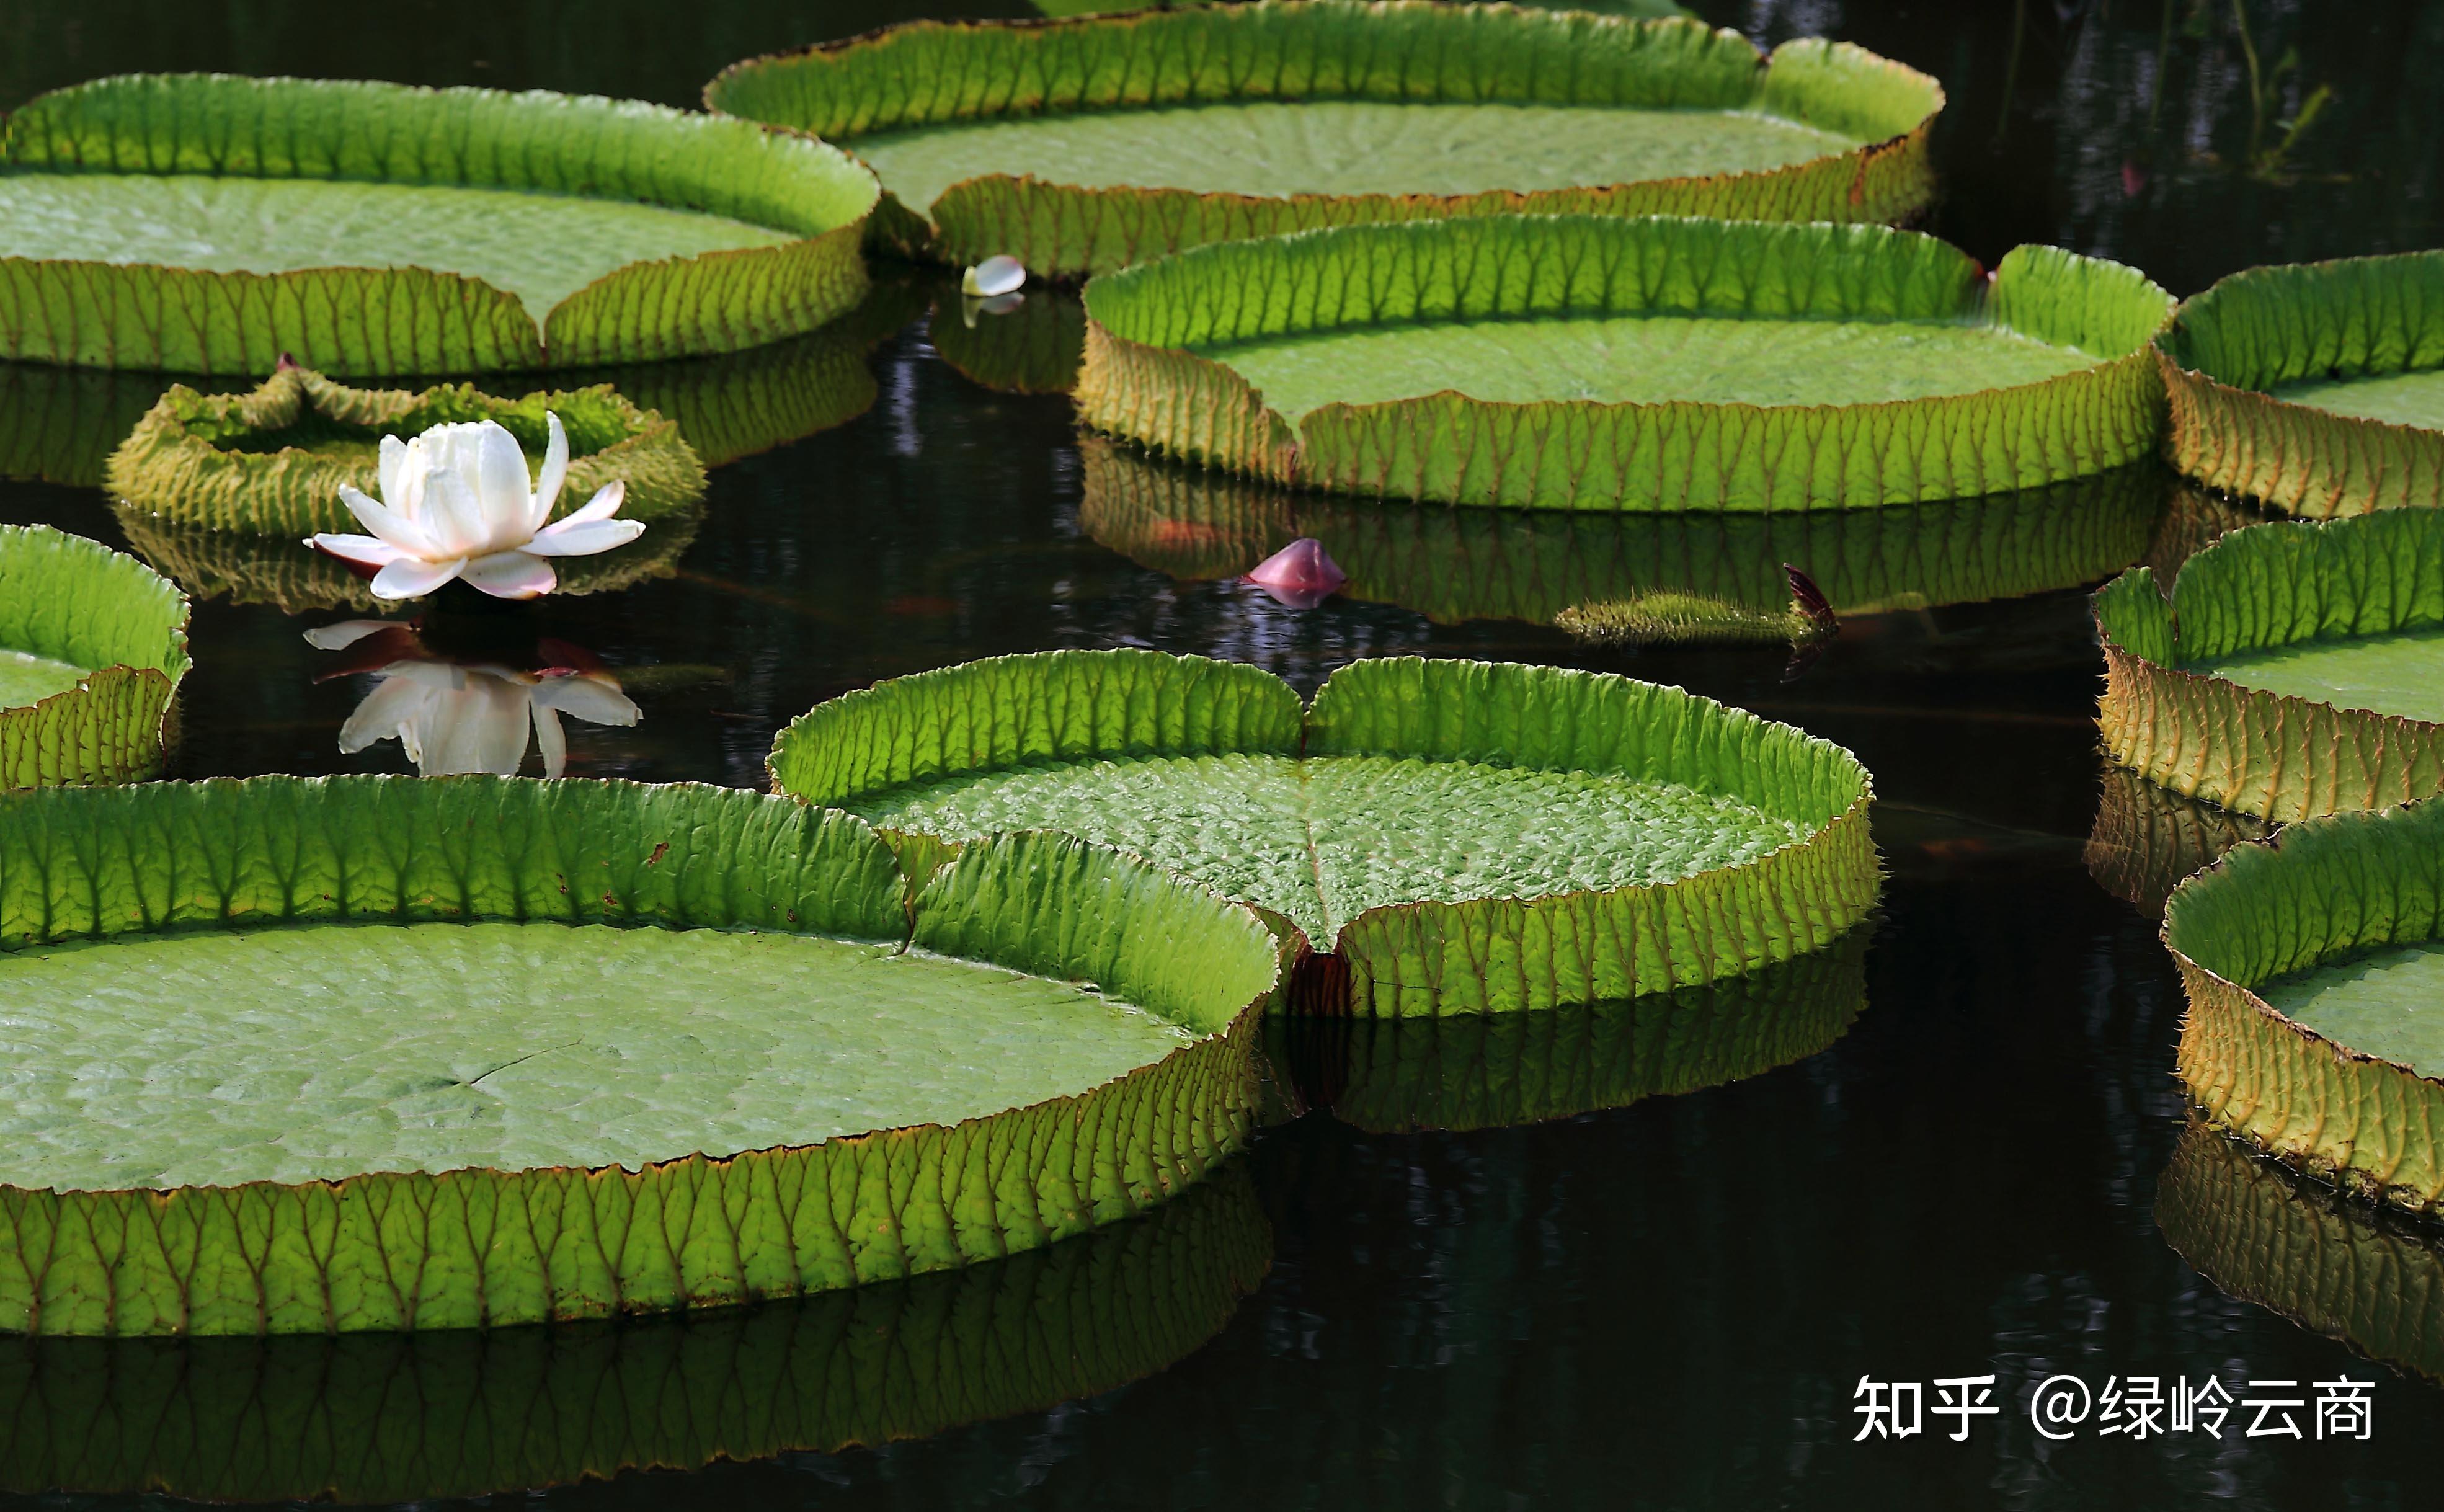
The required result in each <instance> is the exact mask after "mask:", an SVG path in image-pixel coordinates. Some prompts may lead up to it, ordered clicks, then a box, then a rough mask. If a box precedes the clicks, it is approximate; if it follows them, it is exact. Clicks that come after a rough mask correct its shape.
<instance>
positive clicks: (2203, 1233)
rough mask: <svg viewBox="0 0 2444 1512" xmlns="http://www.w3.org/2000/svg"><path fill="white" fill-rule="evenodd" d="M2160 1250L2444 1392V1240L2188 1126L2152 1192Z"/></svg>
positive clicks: (2428, 1228)
mask: <svg viewBox="0 0 2444 1512" xmlns="http://www.w3.org/2000/svg"><path fill="white" fill-rule="evenodd" d="M2156 1226H2157V1228H2159V1229H2161V1230H2162V1231H2163V1235H2164V1242H2165V1243H2167V1244H2169V1245H2172V1246H2173V1248H2174V1249H2175V1250H2176V1251H2178V1252H2179V1254H2180V1257H2181V1258H2182V1259H2183V1260H2186V1261H2188V1262H2189V1263H2190V1264H2191V1265H2192V1266H2193V1267H2194V1268H2195V1269H2196V1270H2197V1272H2198V1273H2199V1274H2200V1275H2202V1276H2204V1277H2206V1279H2207V1280H2208V1281H2210V1282H2213V1283H2214V1284H2215V1285H2217V1286H2220V1287H2222V1288H2223V1289H2224V1290H2225V1291H2227V1292H2229V1293H2231V1295H2233V1296H2235V1297H2238V1298H2241V1299H2242V1300H2246V1301H2251V1302H2255V1303H2256V1304H2257V1305H2258V1306H2260V1307H2267V1308H2271V1309H2272V1310H2273V1311H2275V1312H2277V1313H2280V1314H2282V1315H2283V1316H2284V1317H2286V1318H2289V1319H2291V1320H2292V1321H2293V1322H2295V1323H2298V1324H2299V1325H2300V1326H2301V1327H2303V1328H2306V1329H2312V1330H2314V1331H2315V1332H2317V1333H2320V1334H2323V1335H2324V1336H2325V1337H2328V1338H2338V1339H2341V1340H2342V1342H2343V1343H2345V1344H2348V1345H2349V1346H2350V1347H2351V1348H2353V1349H2355V1350H2358V1351H2359V1352H2360V1353H2361V1354H2362V1355H2367V1356H2368V1357H2369V1358H2371V1359H2378V1360H2382V1361H2383V1362H2384V1363H2386V1364H2388V1365H2393V1366H2397V1367H2398V1368H2400V1369H2402V1370H2406V1371H2415V1372H2416V1373H2417V1374H2421V1375H2424V1376H2426V1377H2427V1378H2428V1379H2429V1380H2431V1381H2436V1382H2439V1383H2444V1235H2439V1234H2438V1233H2437V1232H2436V1230H2435V1228H2434V1226H2431V1225H2427V1224H2422V1223H2418V1222H2416V1221H2412V1220H2401V1219H2397V1218H2394V1217H2392V1216H2390V1215H2388V1214H2386V1213H2384V1212H2383V1211H2381V1210H2375V1209H2370V1208H2366V1207H2365V1206H2364V1205H2363V1204H2361V1203H2358V1202H2354V1201H2352V1200H2351V1199H2350V1198H2349V1197H2347V1196H2344V1195H2342V1194H2340V1193H2337V1192H2336V1191H2335V1190H2334V1189H2332V1188H2330V1187H2325V1186H2323V1185H2320V1184H2317V1183H2313V1182H2308V1181H2305V1180H2303V1179H2302V1178H2301V1177H2299V1176H2297V1175H2295V1174H2293V1173H2292V1172H2290V1171H2287V1170H2285V1169H2284V1168H2283V1167H2281V1166H2279V1165H2275V1164H2273V1163H2271V1162H2268V1161H2267V1160H2265V1159H2264V1158H2262V1157H2260V1156H2258V1155H2256V1154H2254V1153H2252V1152H2250V1149H2249V1148H2248V1147H2247V1146H2245V1145H2243V1144H2241V1143H2239V1142H2238V1141H2236V1140H2233V1139H2231V1138H2228V1137H2226V1136H2225V1135H2224V1134H2221V1133H2219V1132H2217V1131H2216V1130H2215V1129H2213V1128H2212V1127H2211V1126H2208V1125H2206V1124H2204V1123H2202V1122H2198V1121H2195V1120H2193V1121H2192V1123H2191V1125H2190V1127H2189V1129H2188V1130H2187V1131H2186V1132H2184V1133H2183V1134H2182V1135H2181V1141H2180V1143H2179V1145H2178V1146H2176V1148H2175V1149H2174V1152H2173V1159H2172V1163H2171V1164H2169V1165H2168V1166H2166V1167H2165V1168H2164V1174H2163V1176H2162V1178H2161V1179H2160V1180H2158V1181H2157V1186H2156Z"/></svg>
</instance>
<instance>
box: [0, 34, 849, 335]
mask: <svg viewBox="0 0 2444 1512" xmlns="http://www.w3.org/2000/svg"><path fill="white" fill-rule="evenodd" d="M876 193H877V192H876V189H875V185H874V180H873V177H872V175H869V174H867V173H866V172H865V171H864V170H863V169H861V168H860V167H858V166H857V165H856V164H855V163H853V162H851V161H849V160H848V159H847V158H846V157H843V156H842V154H841V153H839V152H838V151H837V150H835V149H833V148H830V147H827V146H824V144H823V143H821V142H817V141H812V140H809V139H807V138H804V137H799V136H793V135H787V134H780V133H768V132H762V131H757V130H754V129H752V128H751V127H749V126H747V125H746V124H745V123H743V122H738V121H730V120H713V119H708V118H706V117H703V116H697V115H690V114H686V113H683V112H680V111H676V110H669V109H665V108H663V107H660V106H656V105H646V104H640V103H637V102H634V101H611V100H603V99H599V98H596V97H591V96H571V95H550V94H546V93H542V92H540V91H537V92H529V93H526V94H504V93H499V92H496V91H492V90H481V89H440V90H435V89H420V88H410V87H407V86H403V85H398V84H387V83H356V82H341V81H329V80H299V79H242V78H233V77H230V76H226V75H206V74H184V75H141V76H128V77H123V78H117V79H104V80H100V81H98V82H96V83H87V84H80V85H77V86H75V87H73V88H69V89H62V90H57V91H54V92H53V93H51V94H47V95H44V96H41V97H39V98H38V99H36V100H34V101H31V102H29V103H28V104H26V105H23V106H21V107H20V108H19V109H18V110H17V111H16V113H15V114H14V115H12V116H10V117H9V120H8V124H7V137H6V138H5V148H0V310H6V311H8V312H9V318H7V319H6V320H0V333H5V335H0V356H5V357H10V358H19V359H28V360H41V361H53V362H68V363H74V364H78V365H81V366H87V367H139V368H154V369H161V370H166V371H171V372H180V373H215V374H228V373H235V374H247V375H252V374H260V373H268V372H269V371H271V368H272V365H273V363H275V362H276V361H277V360H279V359H280V357H281V356H282V355H283V354H284V353H294V354H295V355H296V357H297V359H298V360H299V361H301V362H304V363H305V365H307V366H309V367H313V368H318V369H321V370H324V371H326V372H334V373H354V374H395V373H471V372H492V371H498V370H501V369H513V368H531V367H543V366H568V365H571V364H574V363H582V362H611V361H637V360H650V359H657V358H667V357H681V356H686V355H689V354H693V353H700V352H715V351H731V350H736V349H737V348H740V347H745V346H752V345H755V344H757V343H759V342H763V341H778V340H780V339H781V338H783V337H787V336H794V335H796V334H798V333H800V332H802V331H807V330H811V329H813V328H814V327H815V326H817V325H820V324H822V323H824V321H826V320H829V319H830V318H831V317H833V316H834V315H837V314H839V313H841V312H842V311H843V310H845V309H847V308H848V307H849V306H850V305H852V304H856V303H857V299H858V296H859V294H860V293H861V291H862V290H863V288H864V286H865V272H864V267H863V265H862V263H861V261H860V259H859V254H858V243H859V240H860V238H861V235H862V233H863V230H862V229H863V226H864V222H865V219H866V216H867V215H868V213H870V212H871V210H872V208H873V206H874V203H875V196H876ZM272 228H277V234H276V235H275V234H272Z"/></svg>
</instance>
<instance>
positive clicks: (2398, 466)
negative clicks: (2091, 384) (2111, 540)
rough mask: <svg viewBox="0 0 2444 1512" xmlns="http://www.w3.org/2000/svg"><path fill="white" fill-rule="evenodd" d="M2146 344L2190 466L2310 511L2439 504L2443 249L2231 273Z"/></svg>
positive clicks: (2177, 461)
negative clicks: (2169, 398) (2160, 372)
mask: <svg viewBox="0 0 2444 1512" xmlns="http://www.w3.org/2000/svg"><path fill="white" fill-rule="evenodd" d="M2156 351H2157V359H2158V361H2159V363H2160V365H2161V366H2162V368H2163V373H2164V382H2165V386H2166V388H2167V389H2168V390H2169V391H2170V393H2171V396H2172V424H2171V427H2170V430H2169V431H2168V433H2167V434H2166V437H2165V453H2166V455H2167V457H2168V458H2169V459H2170V460H2171V461H2172V463H2173V465H2174V466H2175V467H2176V468H2178V469H2180V470H2182V471H2183V472H2185V473H2187V474H2189V475H2190V476H2191V477H2194V478H2196V479H2198V480H2199V481H2200V482H2202V483H2206V484H2208V485H2210V486H2212V487H2213V488H2217V489H2223V490H2224V491H2225V492H2227V493H2234V494H2239V495H2241V496H2242V497H2244V498H2250V499H2255V500H2259V501H2261V502H2263V503H2265V504H2268V505H2270V506H2272V507H2275V508H2278V509H2283V510H2287V511H2288V512H2290V513H2292V514H2299V515H2307V516H2312V517H2316V518H2325V517H2330V516H2335V515H2350V514H2364V513H2366V512H2367V511H2369V510H2371V509H2390V508H2398V507H2404V506H2410V507H2423V506H2434V505H2439V504H2444V252H2405V253H2400V254H2398V255H2394V256H2389V257H2352V258H2345V259H2342V260H2341V261H2339V262H2331V263H2305V264H2289V265H2286V266H2282V267H2252V268H2249V269H2246V270H2244V271H2242V272H2238V273H2234V274H2232V275H2231V276H2230V277H2228V278H2225V279H2222V280H2221V281H2219V282H2217V283H2216V284H2215V285H2214V286H2213V287H2212V288H2210V289H2208V290H2207V291H2206V292H2205V293H2203V294H2199V295H2197V296H2196V297H2194V298H2193V299H2191V300H2189V301H2187V302H2185V303H2184V304H2182V305H2181V308H2180V313H2179V314H2178V315H2177V316H2176V318H2175V320H2174V323H2173V325H2172V327H2171V328H2170V329H2169V330H2167V331H2166V332H2165V333H2164V334H2163V335H2162V336H2161V337H2160V338H2158V339H2157V342H2156Z"/></svg>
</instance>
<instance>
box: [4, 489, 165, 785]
mask: <svg viewBox="0 0 2444 1512" xmlns="http://www.w3.org/2000/svg"><path fill="white" fill-rule="evenodd" d="M187 667H188V660H187V599H186V596H185V595H184V594H182V593H180V592H179V591H178V590H177V589H176V587H175V586H173V585H172V584H171V583H169V582H167V581H163V580H162V578H161V577H160V576H159V575H158V574H157V573H154V572H152V571H150V570H148V569H147V568H146V567H145V565H144V564H143V563H142V562H139V561H137V560H136V559H135V558H133V557H130V556H126V555H124V554H122V553H120V552H117V551H113V550H111V549H110V548H109V547H107V546H104V545H102V544H99V543H96V542H92V541H87V540H85V539H84V538H83V537H82V536H72V535H65V534H63V533H62V532H60V531H57V530H54V529H52V528H51V527H50V526H0V790H6V789H13V788H29V787H52V786H58V785H62V784H87V783H129V782H136V781H139V780H140V779H142V778H146V777H151V776H154V775H156V774H157V773H158V772H159V771H160V769H161V762H162V756H163V748H164V747H165V745H166V743H167V741H168V739H169V729H168V726H169V720H170V711H171V700H172V699H173V698H175V697H176V694H177V691H178V684H179V682H180V681H181V680H182V679H183V678H184V677H185V676H186V675H187Z"/></svg>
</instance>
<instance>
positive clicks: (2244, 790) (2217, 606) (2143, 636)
mask: <svg viewBox="0 0 2444 1512" xmlns="http://www.w3.org/2000/svg"><path fill="white" fill-rule="evenodd" d="M2096 616H2097V623H2098V626H2099V628H2100V629H2101V631H2102V633H2103V638H2104V654H2105V691H2104V699H2103V703H2102V706H2101V711H2100V719H2099V722H2100V724H2101V726H2102V728H2103V731H2104V742H2105V747H2106V748H2107V749H2108V750H2110V751H2111V752H2112V753H2113V755H2114V757H2115V759H2116V760H2118V761H2120V762H2122V763H2123V764H2124V765H2128V766H2131V767H2132V768H2134V769H2135V770H2137V771H2139V772H2140V773H2141V774H2143V775H2145V776H2146V777H2148V778H2149V779H2151V780H2152V781H2155V782H2157V783H2161V784H2164V785H2165V786H2167V787H2170V788H2173V789H2174V790H2175V791H2176V792H2181V793H2185V794H2192V795H2194V796H2196V797H2199V798H2204V799H2206V800H2208V801H2210V802H2215V803H2219V804H2221V805H2222V806H2224V807H2226V808H2231V809H2235V810H2238V811H2240V812H2242V813H2247V814H2255V815H2260V816H2263V817H2265V818H2268V819H2273V820H2277V821H2289V820H2294V819H2300V818H2305V817H2306V816H2309V815H2314V814H2330V813H2334V812H2337V811H2339V810H2342V809H2353V808H2377V807H2381V806H2383V805H2384V804H2387V803H2398V802H2406V801H2408V800H2411V799H2416V798H2422V797H2425V796H2427V795H2428V794H2431V793H2435V792H2439V791H2444V725H2439V724H2437V723H2436V722H2435V720H2433V719H2429V718H2424V717H2419V716H2420V715H2421V714H2422V713H2429V712H2435V711H2436V705H2435V701H2434V698H2433V689H2432V679H2433V675H2434V674H2433V672H2432V671H2430V669H2433V668H2435V667H2436V666H2437V665H2438V663H2437V661H2436V660H2435V657H2436V655H2437V652H2436V647H2435V633H2436V632H2437V631H2438V630H2439V629H2444V514H2439V513H2438V512H2436V511H2434V510H2427V509H2407V510H2389V511H2385V512H2383V513H2380V514H2377V515H2373V516H2369V517H2365V518H2353V519H2341V520H2332V521H2325V522H2322V523H2316V522H2305V521H2277V522H2273V523H2269V524H2266V525H2259V526H2249V527H2247V528H2245V529H2240V530H2234V531H2231V533H2229V534H2227V535H2224V536H2222V537H2220V538H2218V539H2217V540H2216V541H2215V542H2214V543H2213V544H2212V545H2209V546H2207V547H2206V548H2204V549H2203V550H2201V551H2199V552H2198V553H2197V554H2196V555H2194V556H2193V557H2191V558H2190V559H2189V560H2188V562H2186V563H2184V564H2183V565H2182V567H2181V569H2180V576H2179V578H2178V579H2177V580H2176V581H2175V583H2174V588H2173V596H2172V600H2171V602H2170V603H2169V604H2168V603H2167V602H2166V601H2165V599H2164V598H2163V596H2162V595H2161V594H2160V593H2158V592H2157V588H2156V580H2155V575H2154V573H2153V572H2152V571H2150V570H2148V569H2145V568H2140V569H2138V570H2136V571H2133V572H2130V573H2127V574H2124V575H2123V576H2122V577H2121V578H2120V579H2118V580H2116V581H2114V582H2112V583H2111V584H2108V585H2107V586H2106V588H2105V589H2104V591H2103V592H2101V593H2100V594H2098V595H2097V599H2096Z"/></svg>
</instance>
